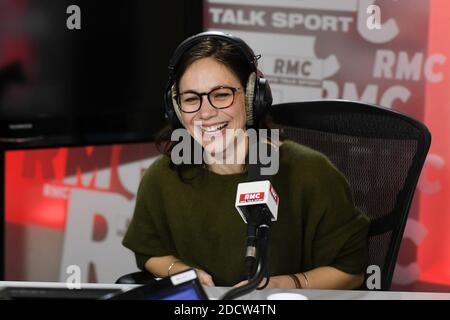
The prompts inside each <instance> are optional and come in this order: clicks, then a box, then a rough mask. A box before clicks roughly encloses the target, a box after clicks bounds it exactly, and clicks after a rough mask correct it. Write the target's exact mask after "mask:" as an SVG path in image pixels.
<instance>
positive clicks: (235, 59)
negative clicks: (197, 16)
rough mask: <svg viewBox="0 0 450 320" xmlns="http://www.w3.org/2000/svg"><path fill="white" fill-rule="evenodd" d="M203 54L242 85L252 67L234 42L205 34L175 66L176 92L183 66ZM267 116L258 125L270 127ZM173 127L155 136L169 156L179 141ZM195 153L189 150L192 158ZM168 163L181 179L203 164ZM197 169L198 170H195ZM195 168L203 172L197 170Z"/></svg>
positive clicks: (161, 151) (244, 84)
mask: <svg viewBox="0 0 450 320" xmlns="http://www.w3.org/2000/svg"><path fill="white" fill-rule="evenodd" d="M203 58H214V59H215V60H216V61H218V62H220V63H221V64H223V65H224V66H226V67H227V68H228V69H229V70H230V71H231V72H233V73H234V74H235V75H236V76H237V78H238V79H239V81H240V83H241V85H242V87H243V88H246V85H247V80H248V77H249V76H250V74H251V73H252V70H251V69H250V66H249V63H248V61H247V58H246V57H245V56H244V54H243V53H242V50H241V49H240V48H239V47H238V46H237V45H236V44H233V43H230V42H226V41H223V40H219V39H216V38H204V39H202V40H201V41H199V42H198V43H197V44H195V45H194V46H192V47H191V48H189V49H188V50H187V51H186V52H185V53H184V54H183V56H182V57H181V59H180V60H179V62H178V63H177V65H176V66H175V69H174V81H175V89H176V90H177V92H179V87H178V84H179V83H180V79H181V77H182V76H183V74H184V72H185V71H186V69H187V68H188V67H189V66H190V65H191V64H192V63H194V62H195V61H197V60H200V59H203ZM269 123H270V118H269V117H268V116H265V117H264V118H263V119H261V120H260V123H259V128H262V129H270V127H271V126H270V124H269ZM174 130H175V128H174V127H173V126H172V125H170V124H169V125H167V126H166V127H164V128H163V129H162V130H161V131H160V132H159V133H158V134H157V136H156V147H157V149H158V151H159V152H160V153H162V154H164V155H167V156H168V157H169V158H170V154H171V152H172V149H173V148H174V147H175V145H177V144H178V143H179V142H177V141H171V136H172V132H173V131H174ZM190 139H191V146H192V148H194V143H197V142H196V141H195V140H194V139H193V138H192V137H191V138H190ZM193 157H194V155H193V153H192V158H193ZM170 167H171V168H172V169H174V170H176V171H177V174H178V176H179V177H180V179H181V180H182V181H183V182H189V180H190V179H191V178H194V177H195V176H190V177H187V176H186V175H185V172H186V171H187V169H190V168H201V167H204V164H194V161H193V159H192V161H191V164H179V165H177V164H174V163H173V162H172V160H170ZM195 171H197V170H195ZM197 172H203V170H198V171H197Z"/></svg>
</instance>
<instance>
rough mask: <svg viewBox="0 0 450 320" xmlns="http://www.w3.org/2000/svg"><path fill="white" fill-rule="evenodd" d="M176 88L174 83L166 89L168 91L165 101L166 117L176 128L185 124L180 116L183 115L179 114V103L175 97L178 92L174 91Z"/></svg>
mask: <svg viewBox="0 0 450 320" xmlns="http://www.w3.org/2000/svg"><path fill="white" fill-rule="evenodd" d="M174 90H175V85H172V86H171V87H169V89H167V90H166V93H165V95H164V102H165V116H166V119H167V120H168V121H169V123H170V124H171V125H172V127H173V128H175V129H176V128H181V127H182V126H183V125H182V121H181V118H180V117H181V115H180V114H179V107H178V103H177V100H176V98H175V96H176V93H175V92H174ZM177 111H178V112H177Z"/></svg>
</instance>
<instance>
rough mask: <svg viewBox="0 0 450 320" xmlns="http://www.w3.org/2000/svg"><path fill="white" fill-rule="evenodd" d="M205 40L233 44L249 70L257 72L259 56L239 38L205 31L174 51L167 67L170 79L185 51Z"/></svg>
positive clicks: (190, 38) (188, 39)
mask: <svg viewBox="0 0 450 320" xmlns="http://www.w3.org/2000/svg"><path fill="white" fill-rule="evenodd" d="M205 38H211V39H218V40H223V41H225V42H228V43H230V42H231V43H235V44H236V46H237V47H238V48H239V49H240V50H241V52H242V54H244V56H245V57H246V60H247V62H248V65H249V67H250V70H252V71H255V72H256V71H257V70H258V59H259V58H260V57H261V55H255V54H254V53H253V50H252V49H251V48H250V47H249V46H248V45H247V44H246V43H245V42H244V41H243V40H242V39H241V38H238V37H236V36H233V35H232V34H229V33H225V32H220V31H205V32H201V33H198V34H196V35H193V36H191V37H189V38H187V39H186V40H184V41H183V42H182V43H180V45H179V46H178V47H177V48H176V49H175V52H174V53H173V55H172V58H171V59H170V62H169V67H168V68H169V75H170V76H171V77H173V76H174V73H175V68H176V66H177V64H178V62H179V61H180V59H181V57H182V56H183V54H185V53H186V51H188V50H189V49H190V48H191V47H193V46H194V45H196V44H197V43H198V42H199V41H200V40H203V39H205Z"/></svg>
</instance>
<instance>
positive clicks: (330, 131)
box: [118, 100, 431, 290]
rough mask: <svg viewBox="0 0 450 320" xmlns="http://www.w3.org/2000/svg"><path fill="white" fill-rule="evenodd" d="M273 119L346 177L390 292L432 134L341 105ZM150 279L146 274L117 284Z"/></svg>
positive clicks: (305, 106) (308, 106)
mask: <svg viewBox="0 0 450 320" xmlns="http://www.w3.org/2000/svg"><path fill="white" fill-rule="evenodd" d="M272 119H273V127H274V128H279V129H281V134H282V135H283V136H285V137H287V138H289V139H291V140H294V141H296V142H298V143H300V144H303V145H306V146H309V147H311V148H313V149H316V150H318V151H320V152H322V153H324V154H325V155H327V156H328V157H329V159H330V160H331V161H332V162H333V163H334V164H335V165H336V167H338V168H339V169H340V170H341V171H342V172H343V173H344V174H345V175H346V177H347V179H348V181H349V183H350V186H351V188H352V191H353V194H354V199H355V203H356V206H357V207H358V208H360V209H361V210H362V211H363V212H364V213H366V214H367V215H368V216H369V218H370V219H371V227H370V231H369V239H368V241H369V243H368V245H369V265H378V266H379V267H380V269H381V288H380V289H381V290H389V288H390V285H391V281H392V275H393V272H394V268H395V263H396V260H397V255H398V251H399V248H400V242H401V240H402V237H403V232H404V228H405V225H406V221H407V217H408V212H409V208H410V205H411V201H412V198H413V195H414V191H415V188H416V185H417V181H418V179H419V175H420V172H421V170H422V166H423V163H424V161H425V157H426V155H427V153H428V149H429V147H430V143H431V135H430V133H429V131H428V129H427V128H426V127H425V126H424V125H422V124H421V123H419V122H418V121H415V120H414V119H412V118H410V117H408V116H406V115H403V114H400V113H398V112H395V111H392V110H389V109H385V108H381V107H378V106H375V105H369V104H364V103H358V102H352V101H343V100H318V101H306V102H299V103H285V104H279V105H275V106H274V108H273V112H272ZM142 277H143V278H142ZM151 278H152V277H151V275H150V273H148V272H146V271H143V272H139V273H134V274H131V275H125V276H123V277H121V278H120V279H119V280H118V283H139V282H133V281H135V279H137V280H142V279H146V280H150V279H151Z"/></svg>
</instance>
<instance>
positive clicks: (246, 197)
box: [239, 192, 264, 203]
mask: <svg viewBox="0 0 450 320" xmlns="http://www.w3.org/2000/svg"><path fill="white" fill-rule="evenodd" d="M263 200H264V192H252V193H242V194H241V195H240V196H239V203H242V202H257V201H263Z"/></svg>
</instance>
